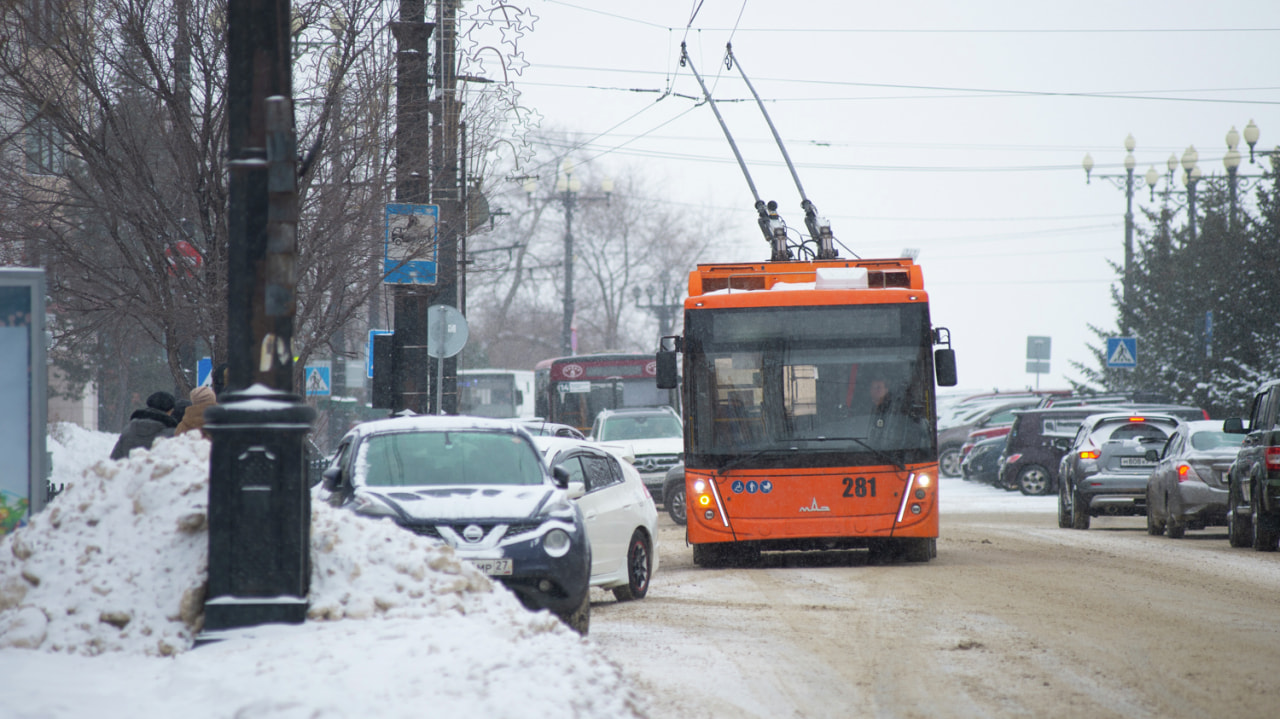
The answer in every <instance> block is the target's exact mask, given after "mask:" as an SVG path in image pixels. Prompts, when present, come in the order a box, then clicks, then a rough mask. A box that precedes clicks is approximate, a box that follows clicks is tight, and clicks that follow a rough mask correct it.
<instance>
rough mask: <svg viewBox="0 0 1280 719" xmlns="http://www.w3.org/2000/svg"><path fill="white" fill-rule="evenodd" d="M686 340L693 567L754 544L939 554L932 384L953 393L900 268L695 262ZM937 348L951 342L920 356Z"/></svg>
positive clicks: (919, 303)
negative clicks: (710, 263) (696, 264)
mask: <svg viewBox="0 0 1280 719" xmlns="http://www.w3.org/2000/svg"><path fill="white" fill-rule="evenodd" d="M684 308H685V320H684V335H683V336H681V337H673V338H664V340H663V346H662V349H661V350H660V351H659V353H658V361H659V367H660V368H659V382H658V384H659V386H673V385H674V384H676V351H677V350H679V351H683V353H684V361H683V367H684V373H683V374H684V377H683V388H682V399H683V401H684V408H685V409H684V419H685V425H684V427H685V486H686V496H687V498H688V515H687V516H688V524H687V525H686V526H687V537H688V541H689V542H690V543H691V544H692V545H693V558H694V562H695V563H697V564H700V565H709V566H714V565H721V564H725V563H728V562H733V561H742V560H751V559H754V558H755V557H757V556H758V555H759V553H760V551H761V550H807V549H837V548H868V549H870V550H871V551H872V552H873V554H875V555H877V558H885V559H899V558H900V559H905V560H907V561H928V560H929V559H931V558H932V557H933V556H935V555H936V552H937V537H938V486H937V479H938V457H937V451H938V448H937V438H936V431H935V430H936V419H937V411H936V404H935V391H934V390H935V386H934V376H935V363H936V374H937V377H938V383H939V384H942V385H954V384H955V355H954V352H953V351H952V350H951V349H950V347H949V345H950V333H949V332H948V331H947V330H946V329H945V328H939V329H934V328H933V327H932V325H931V324H930V318H929V296H928V294H927V293H926V292H925V291H924V280H923V274H922V272H921V268H920V267H919V266H918V265H916V264H915V263H914V262H913V261H912V260H910V259H887V260H818V261H808V262H805V261H791V260H788V261H773V262H767V263H754V264H750V263H747V264H714V265H699V266H698V268H697V269H696V270H694V271H693V272H691V273H690V275H689V296H688V298H687V299H686V300H685V303H684ZM935 344H946V345H948V346H947V347H946V348H945V349H939V350H937V351H936V352H933V351H931V350H932V349H933V346H934V345H935Z"/></svg>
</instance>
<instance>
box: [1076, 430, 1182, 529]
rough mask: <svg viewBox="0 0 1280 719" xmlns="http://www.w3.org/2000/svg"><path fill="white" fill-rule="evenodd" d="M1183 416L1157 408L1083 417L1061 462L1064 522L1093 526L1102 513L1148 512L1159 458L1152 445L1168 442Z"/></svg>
mask: <svg viewBox="0 0 1280 719" xmlns="http://www.w3.org/2000/svg"><path fill="white" fill-rule="evenodd" d="M1177 426H1178V418H1177V417H1174V416H1173V415H1170V414H1157V413H1154V412H1135V411H1111V412H1104V413H1102V414H1094V415H1091V416H1089V417H1087V418H1085V420H1084V421H1083V422H1081V423H1080V429H1078V430H1077V431H1076V436H1075V439H1074V440H1073V441H1072V442H1071V447H1070V449H1068V450H1067V454H1066V455H1065V456H1064V457H1063V458H1062V462H1061V463H1060V464H1059V466H1058V477H1059V482H1058V526H1059V527H1063V528H1066V527H1071V528H1074V529H1088V528H1089V522H1090V518H1092V517H1096V516H1099V515H1101V514H1109V515H1137V516H1142V515H1144V514H1146V512H1147V477H1148V476H1150V475H1151V469H1152V467H1154V466H1155V460H1153V459H1150V458H1148V457H1147V450H1149V449H1153V448H1156V447H1160V446H1163V445H1164V443H1165V442H1166V441H1168V439H1169V435H1171V434H1173V431H1174V429H1175V428H1176V427H1177Z"/></svg>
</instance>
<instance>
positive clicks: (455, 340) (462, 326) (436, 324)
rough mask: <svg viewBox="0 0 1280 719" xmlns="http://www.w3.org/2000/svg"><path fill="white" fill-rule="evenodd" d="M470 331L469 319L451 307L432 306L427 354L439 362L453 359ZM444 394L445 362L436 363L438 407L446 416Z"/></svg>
mask: <svg viewBox="0 0 1280 719" xmlns="http://www.w3.org/2000/svg"><path fill="white" fill-rule="evenodd" d="M469 334H470V330H469V329H468V328H467V318H466V317H464V316H463V315H462V313H461V312H459V311H458V310H457V309H455V308H453V307H450V306H449V305H432V306H431V307H429V308H427V354H429V355H431V356H432V357H435V358H436V359H437V360H443V359H444V358H445V357H452V356H454V355H456V354H458V353H459V352H461V351H462V348H463V347H465V346H466V344H467V337H468V335H469ZM443 394H444V362H442V361H437V362H436V407H439V408H440V414H444V405H443V404H441V401H442V399H443Z"/></svg>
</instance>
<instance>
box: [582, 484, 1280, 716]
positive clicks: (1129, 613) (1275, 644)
mask: <svg viewBox="0 0 1280 719" xmlns="http://www.w3.org/2000/svg"><path fill="white" fill-rule="evenodd" d="M942 499H943V505H942V506H943V519H942V537H941V538H940V539H939V542H938V558H937V559H936V560H934V561H932V562H930V563H928V564H924V565H896V566H868V565H867V563H866V553H865V552H856V551H855V552H832V553H825V554H806V555H797V554H789V555H782V554H779V555H768V554H766V555H765V558H764V560H763V561H762V563H761V564H760V565H759V566H757V567H753V568H748V569H721V570H707V569H702V568H700V567H695V566H694V565H693V562H692V555H691V552H690V550H689V548H688V547H687V546H685V544H684V531H683V528H682V527H679V526H677V525H675V524H673V523H672V522H671V521H670V519H669V518H666V517H665V515H663V518H662V519H661V523H660V538H659V541H660V551H661V552H662V568H661V571H660V572H659V573H658V574H657V575H656V576H655V577H654V581H653V587H652V589H651V590H650V593H649V596H648V598H646V599H645V600H643V601H641V602H634V603H630V604H617V603H615V602H614V601H613V599H612V596H611V595H607V594H605V593H602V592H598V593H597V594H596V595H594V599H595V603H594V605H593V608H592V614H593V616H592V627H591V640H592V641H593V642H594V643H597V644H598V645H600V646H601V647H603V648H604V649H605V650H606V653H607V654H608V655H609V656H611V657H612V658H613V659H614V660H615V661H617V662H618V663H619V664H620V665H621V666H622V667H623V669H624V671H625V672H626V673H628V674H629V675H630V676H631V677H632V678H633V679H635V680H636V681H637V683H638V684H639V687H640V689H641V691H642V693H647V694H648V695H649V696H650V700H651V702H652V704H651V711H652V717H653V719H667V718H674V717H682V718H684V717H717V718H718V717H734V718H735V719H736V718H738V717H769V718H770V719H775V718H778V717H851V716H860V717H861V716H865V717H1024V716H1039V717H1080V716H1091V717H1126V718H1131V717H1165V718H1167V717H1204V716H1216V717H1261V716H1277V715H1280V685H1278V684H1277V683H1276V681H1275V668H1276V667H1277V666H1280V555H1278V554H1268V553H1259V552H1254V551H1253V550H1244V549H1231V548H1230V547H1229V546H1228V544H1227V541H1226V533H1225V530H1224V529H1221V528H1210V529H1208V530H1205V531H1201V532H1189V533H1188V535H1187V538H1185V539H1182V540H1172V539H1169V538H1166V537H1151V536H1148V534H1147V532H1146V524H1145V520H1144V519H1142V518H1106V519H1095V520H1094V524H1093V526H1094V529H1092V530H1090V531H1088V532H1080V531H1075V530H1067V529H1058V528H1057V521H1056V515H1055V513H1054V512H1055V506H1056V505H1055V500H1054V499H1053V498H1049V497H1041V498H1032V497H1024V496H1022V495H1019V494H1010V493H1005V492H1003V491H1001V490H995V489H992V488H990V487H987V486H983V485H972V484H969V483H965V482H962V481H960V480H944V484H943V485H942Z"/></svg>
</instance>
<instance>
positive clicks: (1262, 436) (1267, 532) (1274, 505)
mask: <svg viewBox="0 0 1280 719" xmlns="http://www.w3.org/2000/svg"><path fill="white" fill-rule="evenodd" d="M1248 419H1249V424H1248V428H1247V429H1246V428H1245V424H1244V420H1242V419H1239V418H1232V419H1228V420H1226V421H1225V422H1223V426H1222V428H1223V430H1225V431H1227V432H1230V433H1232V434H1239V435H1243V439H1242V441H1241V443H1240V451H1239V453H1237V455H1236V461H1235V464H1234V466H1232V468H1231V472H1230V474H1229V477H1228V483H1229V486H1228V489H1227V492H1228V497H1227V504H1228V506H1227V512H1228V514H1227V527H1228V532H1227V533H1228V536H1229V537H1230V540H1231V546H1233V547H1247V546H1250V545H1252V546H1253V548H1254V549H1257V550H1259V551H1263V552H1274V551H1275V550H1276V547H1277V545H1280V380H1271V381H1270V382H1265V383H1263V384H1262V386H1260V387H1259V388H1258V390H1257V392H1256V393H1255V394H1254V396H1253V403H1252V404H1251V405H1250V408H1249V418H1248Z"/></svg>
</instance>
